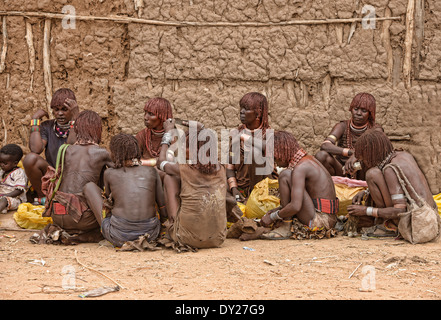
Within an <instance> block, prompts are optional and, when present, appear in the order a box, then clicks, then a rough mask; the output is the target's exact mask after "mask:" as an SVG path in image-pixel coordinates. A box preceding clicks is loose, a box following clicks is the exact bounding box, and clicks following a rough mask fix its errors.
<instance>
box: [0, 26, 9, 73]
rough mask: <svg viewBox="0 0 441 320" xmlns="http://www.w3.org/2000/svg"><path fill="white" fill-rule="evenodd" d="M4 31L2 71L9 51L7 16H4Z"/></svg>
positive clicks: (1, 59) (0, 71) (0, 58)
mask: <svg viewBox="0 0 441 320" xmlns="http://www.w3.org/2000/svg"><path fill="white" fill-rule="evenodd" d="M2 32H3V47H2V53H1V56H0V73H2V72H3V71H5V66H6V52H7V51H8V29H7V27H6V17H3V23H2Z"/></svg>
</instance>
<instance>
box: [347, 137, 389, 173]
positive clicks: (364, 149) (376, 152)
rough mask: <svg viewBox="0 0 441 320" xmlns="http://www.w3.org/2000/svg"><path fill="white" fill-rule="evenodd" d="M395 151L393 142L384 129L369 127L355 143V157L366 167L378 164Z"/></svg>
mask: <svg viewBox="0 0 441 320" xmlns="http://www.w3.org/2000/svg"><path fill="white" fill-rule="evenodd" d="M393 151H394V148H393V146H392V143H391V142H390V140H389V138H388V137H387V136H386V134H385V133H384V132H382V131H379V130H375V129H369V130H367V131H366V132H365V133H363V134H362V135H361V136H360V137H359V138H358V140H357V142H356V143H355V157H356V158H357V159H359V160H360V161H362V162H363V166H364V167H366V169H370V168H372V167H375V166H378V165H379V164H380V163H381V162H382V161H383V160H384V159H386V157H387V156H388V155H389V154H391V153H392V152H393Z"/></svg>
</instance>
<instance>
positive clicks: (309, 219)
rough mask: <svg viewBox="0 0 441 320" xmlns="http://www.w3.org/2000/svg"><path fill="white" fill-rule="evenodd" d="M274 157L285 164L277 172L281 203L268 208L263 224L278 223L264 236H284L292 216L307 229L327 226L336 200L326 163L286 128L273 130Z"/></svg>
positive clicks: (332, 221) (331, 221)
mask: <svg viewBox="0 0 441 320" xmlns="http://www.w3.org/2000/svg"><path fill="white" fill-rule="evenodd" d="M274 161H275V162H276V163H277V165H278V166H279V167H283V168H286V169H284V170H283V171H282V172H281V173H280V175H279V194H280V204H281V205H280V207H278V208H276V209H273V210H270V211H268V212H267V213H266V214H265V215H264V216H263V217H262V219H261V223H262V225H263V226H270V225H271V224H272V223H274V222H277V221H279V220H280V221H279V223H280V222H282V221H281V220H283V222H282V223H281V226H280V227H278V228H276V229H274V230H273V231H271V232H269V233H265V234H263V235H262V238H264V239H271V240H275V239H287V238H289V237H290V236H291V234H292V232H291V226H292V219H293V218H296V219H297V220H298V221H300V222H301V223H302V224H303V225H305V226H307V227H308V228H310V229H314V228H315V227H317V228H322V227H325V228H326V229H327V230H330V229H331V228H333V227H334V225H335V223H336V222H337V217H336V213H337V212H338V204H339V201H338V199H337V197H336V195H335V188H334V182H333V181H332V177H331V175H330V174H329V172H328V171H327V170H326V169H325V167H324V166H323V165H322V164H321V163H320V162H319V161H317V159H315V158H314V157H313V156H310V155H308V154H307V153H306V151H305V150H303V149H302V148H301V147H300V146H299V144H298V142H297V140H296V139H295V138H294V136H293V135H292V134H290V133H288V132H285V131H278V132H276V133H275V134H274Z"/></svg>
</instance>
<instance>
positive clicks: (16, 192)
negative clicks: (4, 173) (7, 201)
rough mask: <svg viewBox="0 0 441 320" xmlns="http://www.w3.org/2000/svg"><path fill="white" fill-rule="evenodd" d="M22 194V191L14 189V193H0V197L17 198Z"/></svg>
mask: <svg viewBox="0 0 441 320" xmlns="http://www.w3.org/2000/svg"><path fill="white" fill-rule="evenodd" d="M23 192H24V190H23V189H15V190H14V191H12V192H9V193H0V197H1V196H3V197H10V198H17V197H18V196H20V195H21V194H22V193H23Z"/></svg>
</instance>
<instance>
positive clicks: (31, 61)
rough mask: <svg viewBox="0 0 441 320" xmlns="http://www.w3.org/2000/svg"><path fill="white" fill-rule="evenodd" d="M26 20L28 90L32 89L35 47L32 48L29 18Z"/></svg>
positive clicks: (32, 37)
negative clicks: (29, 74)
mask: <svg viewBox="0 0 441 320" xmlns="http://www.w3.org/2000/svg"><path fill="white" fill-rule="evenodd" d="M25 20H26V43H27V45H28V53H29V72H30V73H31V84H30V86H29V92H32V91H33V83H34V71H35V49H34V36H33V34H32V24H31V23H30V22H29V19H25Z"/></svg>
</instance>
